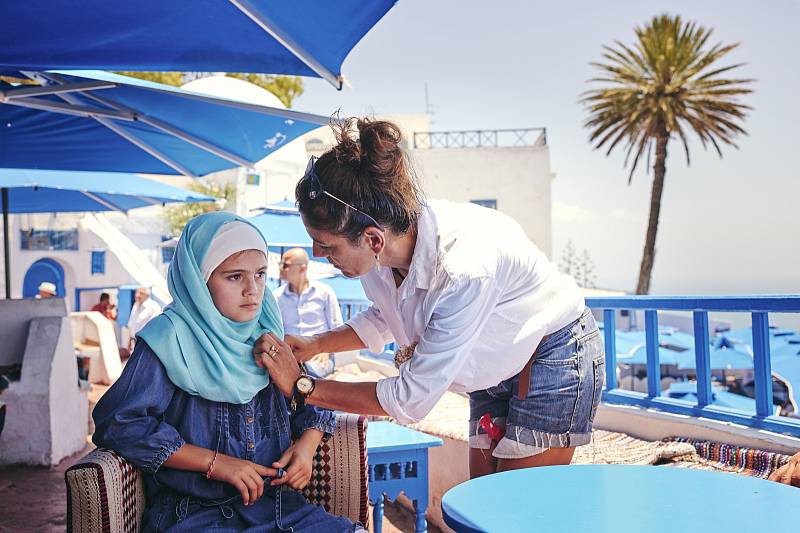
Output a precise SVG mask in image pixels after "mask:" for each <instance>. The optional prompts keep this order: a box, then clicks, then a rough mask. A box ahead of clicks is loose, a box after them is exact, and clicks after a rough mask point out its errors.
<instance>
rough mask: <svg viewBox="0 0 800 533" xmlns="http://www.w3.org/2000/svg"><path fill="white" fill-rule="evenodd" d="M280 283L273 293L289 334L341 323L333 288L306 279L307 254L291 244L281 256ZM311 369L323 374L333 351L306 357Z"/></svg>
mask: <svg viewBox="0 0 800 533" xmlns="http://www.w3.org/2000/svg"><path fill="white" fill-rule="evenodd" d="M280 267H281V279H282V280H283V281H285V282H286V283H284V284H283V285H281V286H280V287H278V288H277V289H275V291H274V292H273V294H274V295H275V299H276V300H277V301H278V307H279V308H280V310H281V315H282V316H283V327H284V329H285V330H286V333H287V334H289V335H314V334H315V333H322V332H323V331H328V330H329V329H333V328H337V327H339V326H341V325H342V311H341V310H340V309H339V300H338V299H337V298H336V294H335V293H334V292H333V289H331V288H330V287H328V286H327V285H325V284H324V283H320V282H319V281H310V280H309V279H308V254H307V253H306V251H305V250H303V249H302V248H292V249H290V250H288V251H286V253H284V254H283V258H282V259H281V265H280ZM309 364H310V366H311V369H312V370H313V371H314V372H315V373H316V374H317V375H319V377H325V376H327V375H328V374H330V373H331V372H333V369H334V367H335V361H334V358H333V354H320V355H317V356H316V357H314V358H313V359H311V361H309Z"/></svg>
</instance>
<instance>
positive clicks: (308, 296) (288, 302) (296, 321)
mask: <svg viewBox="0 0 800 533" xmlns="http://www.w3.org/2000/svg"><path fill="white" fill-rule="evenodd" d="M272 294H273V295H274V296H275V300H277V302H278V308H279V309H280V310H281V316H282V317H283V329H284V330H285V332H286V333H288V334H289V335H314V334H315V333H322V332H323V331H328V330H329V329H334V328H338V327H339V326H341V325H342V323H343V322H342V310H341V309H339V300H338V299H337V298H336V293H334V292H333V289H331V288H330V287H329V286H327V285H325V284H324V283H321V282H319V281H309V282H308V287H307V288H306V290H304V291H303V293H302V294H297V293H294V292H292V291H291V290H289V284H288V283H284V284H283V285H281V286H280V287H278V288H277V289H275V290H274V291H272Z"/></svg>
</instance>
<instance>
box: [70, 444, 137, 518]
mask: <svg viewBox="0 0 800 533" xmlns="http://www.w3.org/2000/svg"><path fill="white" fill-rule="evenodd" d="M64 477H65V479H66V482H67V529H68V530H69V531H76V532H90V531H91V532H103V533H106V532H111V531H114V532H118V531H120V532H125V533H129V532H138V531H139V526H140V522H141V517H142V513H143V512H144V482H143V481H142V473H141V472H140V471H139V470H137V469H136V468H135V467H134V466H133V465H132V464H130V463H129V462H127V461H126V460H125V459H123V458H122V457H120V456H119V455H117V454H116V453H114V452H113V451H110V450H103V449H97V450H94V451H92V452H91V453H89V454H87V455H86V457H84V458H83V459H82V460H81V461H80V462H79V463H78V464H75V465H73V466H72V467H70V468H69V469H68V470H67V471H66V473H65V474H64Z"/></svg>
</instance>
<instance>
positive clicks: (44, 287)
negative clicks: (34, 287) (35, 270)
mask: <svg viewBox="0 0 800 533" xmlns="http://www.w3.org/2000/svg"><path fill="white" fill-rule="evenodd" d="M39 292H46V293H49V294H55V293H56V284H55V283H50V282H49V281H43V282H41V283H40V284H39Z"/></svg>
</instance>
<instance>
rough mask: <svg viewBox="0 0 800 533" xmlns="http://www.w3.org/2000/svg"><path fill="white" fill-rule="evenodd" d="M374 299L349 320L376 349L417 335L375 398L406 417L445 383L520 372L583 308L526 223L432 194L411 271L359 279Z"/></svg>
mask: <svg viewBox="0 0 800 533" xmlns="http://www.w3.org/2000/svg"><path fill="white" fill-rule="evenodd" d="M361 283H362V284H363V286H364V291H365V292H366V294H367V297H368V298H369V299H370V300H371V301H372V306H371V307H370V308H369V309H367V310H366V311H364V312H363V313H361V314H359V315H357V316H355V317H354V318H353V319H351V320H350V321H348V325H350V326H351V327H352V328H353V330H354V331H355V332H356V334H357V335H358V336H359V337H360V338H361V340H362V341H363V342H364V343H365V344H366V345H367V346H368V348H369V349H370V350H371V351H373V352H380V351H382V349H383V346H384V344H386V343H387V342H392V341H395V342H397V344H398V345H399V346H407V345H409V344H412V343H415V342H416V343H418V344H417V346H416V350H415V352H414V355H413V356H412V357H411V359H410V360H409V361H407V362H405V363H403V364H402V365H401V366H400V374H399V376H396V377H391V378H386V379H383V380H381V381H379V382H378V385H377V394H378V401H379V402H380V404H381V407H383V409H384V411H386V412H387V413H388V414H390V415H391V416H393V417H395V418H396V419H397V420H399V421H400V422H402V423H410V422H414V421H417V420H420V419H422V418H424V417H425V415H427V414H428V413H429V412H430V410H431V409H432V408H433V406H434V405H435V404H436V402H437V401H438V400H439V398H440V397H441V396H442V395H443V394H444V392H445V391H446V390H448V389H450V390H452V391H454V392H469V391H475V390H481V389H486V388H489V387H493V386H495V385H497V384H498V383H500V382H501V381H503V380H505V379H508V378H510V377H512V376H515V375H516V374H518V373H519V372H520V371H521V370H522V368H523V367H524V366H525V363H526V362H527V361H528V360H530V358H531V355H532V354H533V352H534V350H535V349H536V347H537V346H538V345H539V342H540V341H541V340H542V337H544V336H545V335H548V334H550V333H553V332H555V331H557V330H559V329H561V328H562V327H564V326H566V325H567V324H569V323H570V322H573V321H574V320H577V319H578V318H579V317H580V315H581V314H582V312H583V310H584V308H585V303H584V300H583V295H582V294H581V292H580V289H579V288H578V286H577V285H576V283H575V281H574V280H573V279H572V278H571V277H569V276H567V275H564V274H561V273H560V272H558V270H557V269H556V268H555V266H554V265H553V264H552V263H551V262H550V261H549V260H548V259H547V257H546V256H545V254H544V253H543V252H542V251H541V250H539V248H537V247H536V245H535V244H533V243H532V242H531V241H530V240H529V239H528V237H527V236H526V235H525V232H524V230H523V229H522V228H521V227H520V225H519V224H518V223H517V222H516V221H514V220H513V219H511V218H510V217H508V216H507V215H504V214H503V213H500V212H499V211H495V210H492V209H488V208H484V207H480V206H477V205H474V204H456V203H451V202H444V201H429V202H428V205H427V206H425V207H424V208H423V210H422V213H421V214H420V218H419V223H418V230H417V242H416V246H415V248H414V254H413V257H412V260H411V267H410V269H409V272H408V276H407V277H406V278H405V279H404V280H403V282H402V283H401V284H400V286H399V287H397V286H396V285H395V281H394V276H393V274H392V270H391V269H390V268H387V267H381V268H379V269H377V268H375V269H372V270H371V271H370V272H369V273H367V274H366V275H364V276H363V277H362V278H361Z"/></svg>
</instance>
